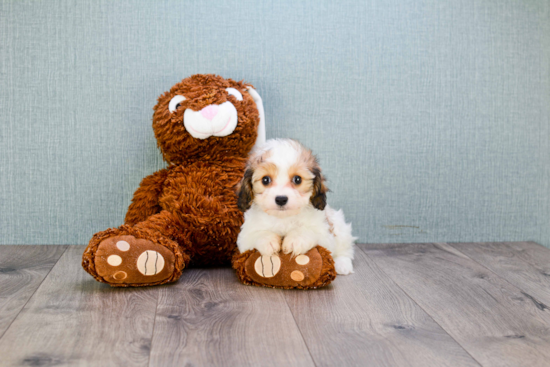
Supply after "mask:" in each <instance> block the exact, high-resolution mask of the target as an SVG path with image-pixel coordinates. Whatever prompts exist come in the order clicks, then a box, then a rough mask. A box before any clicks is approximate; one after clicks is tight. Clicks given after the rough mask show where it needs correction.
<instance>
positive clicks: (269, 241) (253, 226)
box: [237, 139, 356, 274]
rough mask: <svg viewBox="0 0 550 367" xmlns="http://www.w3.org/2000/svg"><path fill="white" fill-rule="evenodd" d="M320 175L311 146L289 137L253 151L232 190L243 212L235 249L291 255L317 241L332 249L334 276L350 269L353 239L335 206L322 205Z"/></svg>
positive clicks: (348, 271) (323, 188)
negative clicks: (242, 222) (234, 188)
mask: <svg viewBox="0 0 550 367" xmlns="http://www.w3.org/2000/svg"><path fill="white" fill-rule="evenodd" d="M327 191H328V189H327V187H326V185H325V179H324V177H323V175H322V174H321V169H320V168H319V164H318V162H317V159H316V158H315V156H314V155H313V154H312V153H311V150H309V149H307V148H306V147H304V146H303V145H301V144H300V143H299V142H297V141H295V140H290V139H273V140H268V141H267V142H266V143H265V144H264V145H263V146H261V147H259V148H257V149H255V150H254V151H253V152H252V153H251V155H250V157H249V160H248V163H247V167H246V171H245V174H244V177H243V179H242V181H241V183H240V184H239V186H238V188H237V195H238V207H239V209H240V210H242V211H243V212H245V214H244V224H243V225H242V227H241V232H240V234H239V236H238V238H237V245H238V247H239V250H240V251H241V253H242V252H245V251H247V250H251V249H257V250H258V251H259V252H260V253H261V254H262V255H266V256H270V255H273V254H275V253H278V252H279V251H281V249H282V251H283V252H284V253H285V254H288V253H292V254H293V256H297V255H300V254H304V253H306V252H308V251H309V250H311V249H312V248H313V247H315V246H317V245H320V246H323V247H325V248H326V249H327V250H329V251H330V252H331V253H332V257H333V259H334V263H335V267H336V272H337V273H338V274H350V273H353V265H352V262H351V260H352V259H353V252H354V242H355V240H356V238H355V237H353V236H352V234H351V224H347V223H346V222H345V220H344V213H342V211H341V210H339V211H335V210H334V209H332V208H331V207H329V206H328V205H327V204H326V192H327Z"/></svg>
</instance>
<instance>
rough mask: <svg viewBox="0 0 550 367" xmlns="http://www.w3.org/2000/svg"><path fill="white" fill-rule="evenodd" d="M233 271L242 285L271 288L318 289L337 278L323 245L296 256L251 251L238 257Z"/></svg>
mask: <svg viewBox="0 0 550 367" xmlns="http://www.w3.org/2000/svg"><path fill="white" fill-rule="evenodd" d="M233 268H234V269H235V270H236V271H237V277H238V278H239V280H240V281H241V282H242V283H244V284H249V285H256V286H263V287H271V288H284V289H291V288H297V289H315V288H320V287H324V286H326V285H328V284H330V283H331V282H332V281H333V280H334V278H336V270H335V269H334V261H333V259H332V255H331V254H330V252H329V251H328V250H327V249H325V248H324V247H321V246H316V247H314V248H313V249H311V250H309V251H308V252H307V253H306V254H304V255H299V256H296V257H293V256H292V255H291V254H284V253H282V252H280V253H278V254H275V255H272V256H262V255H261V254H260V253H259V252H258V251H257V250H249V251H246V252H244V253H242V254H241V253H237V254H235V256H234V257H233Z"/></svg>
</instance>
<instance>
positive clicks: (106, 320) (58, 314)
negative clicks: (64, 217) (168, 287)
mask: <svg viewBox="0 0 550 367" xmlns="http://www.w3.org/2000/svg"><path fill="white" fill-rule="evenodd" d="M83 251H84V246H71V247H69V248H68V249H67V251H66V252H65V253H64V254H63V256H62V257H61V259H59V261H58V263H57V264H56V265H55V266H54V268H53V269H52V271H51V272H50V274H49V275H48V276H47V277H46V279H45V280H44V282H43V283H42V285H41V286H40V288H39V289H38V290H37V291H36V292H35V294H34V295H33V296H32V297H31V299H30V300H29V302H28V303H27V305H26V306H25V307H24V308H23V310H22V311H21V313H20V314H19V316H18V317H17V318H16V319H15V321H14V322H13V323H12V324H11V326H10V328H9V329H8V330H7V331H6V333H5V334H4V336H3V337H2V339H0V356H2V357H1V358H2V359H1V360H2V366H12V365H13V366H22V365H33V366H38V365H40V366H42V365H56V366H58V365H61V366H62V365H71V366H74V365H93V366H145V365H147V362H148V358H149V351H150V345H151V337H152V334H153V323H154V315H155V309H156V304H157V297H158V292H159V291H160V289H161V288H160V287H152V288H133V289H132V288H130V289H121V288H118V289H117V288H111V287H109V286H108V285H105V284H101V283H98V282H96V281H95V280H94V279H93V278H92V277H90V276H89V275H88V274H87V273H85V272H84V270H83V269H82V267H81V265H80V262H81V257H82V252H83Z"/></svg>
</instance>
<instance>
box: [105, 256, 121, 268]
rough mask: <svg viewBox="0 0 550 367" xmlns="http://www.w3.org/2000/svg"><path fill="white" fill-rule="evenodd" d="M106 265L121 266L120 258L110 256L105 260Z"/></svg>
mask: <svg viewBox="0 0 550 367" xmlns="http://www.w3.org/2000/svg"><path fill="white" fill-rule="evenodd" d="M107 263H108V264H109V265H111V266H119V265H120V264H122V258H121V257H120V256H118V255H111V256H109V257H108V258H107Z"/></svg>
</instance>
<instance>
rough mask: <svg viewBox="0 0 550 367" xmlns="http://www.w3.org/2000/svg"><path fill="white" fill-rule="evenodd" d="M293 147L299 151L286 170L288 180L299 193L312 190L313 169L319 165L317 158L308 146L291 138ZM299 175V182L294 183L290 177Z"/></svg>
mask: <svg viewBox="0 0 550 367" xmlns="http://www.w3.org/2000/svg"><path fill="white" fill-rule="evenodd" d="M292 142H293V143H295V146H294V147H295V149H296V150H297V151H299V152H300V155H299V156H298V159H297V160H296V162H295V163H294V164H293V165H292V166H290V168H289V170H288V180H289V181H290V182H291V183H292V186H294V187H295V188H296V189H297V190H298V191H299V192H300V193H301V194H306V193H308V192H312V188H313V184H314V179H315V174H314V173H313V170H314V169H315V168H316V167H317V168H318V167H319V164H318V163H317V159H316V158H315V156H314V155H313V153H312V152H311V150H309V149H308V148H306V147H304V146H303V145H302V144H300V143H299V142H298V141H296V140H293V141H292ZM294 176H299V177H300V178H301V179H302V182H301V183H300V184H295V183H294V182H293V181H292V179H293V178H294Z"/></svg>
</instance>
